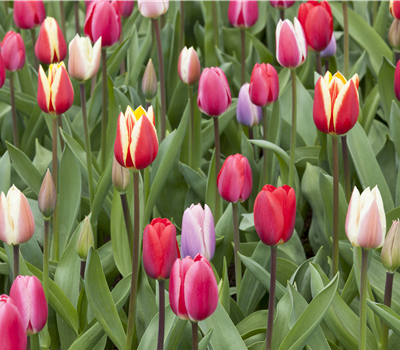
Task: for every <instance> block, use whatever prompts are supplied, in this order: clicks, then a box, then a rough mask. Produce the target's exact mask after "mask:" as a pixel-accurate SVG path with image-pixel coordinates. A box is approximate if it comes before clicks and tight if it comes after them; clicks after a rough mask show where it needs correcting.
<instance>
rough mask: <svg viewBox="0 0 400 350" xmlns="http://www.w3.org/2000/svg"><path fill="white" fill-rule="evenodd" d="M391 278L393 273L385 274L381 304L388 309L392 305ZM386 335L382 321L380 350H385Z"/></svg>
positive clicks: (386, 344) (386, 326) (385, 327)
mask: <svg viewBox="0 0 400 350" xmlns="http://www.w3.org/2000/svg"><path fill="white" fill-rule="evenodd" d="M393 277H394V273H390V272H386V284H385V297H384V300H383V304H384V305H386V306H388V307H390V306H391V304H392V291H393ZM388 335H389V327H388V325H387V324H386V323H385V322H383V321H382V333H381V350H386V349H387V346H388Z"/></svg>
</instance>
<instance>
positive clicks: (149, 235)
mask: <svg viewBox="0 0 400 350" xmlns="http://www.w3.org/2000/svg"><path fill="white" fill-rule="evenodd" d="M177 258H180V253H179V247H178V242H177V241H176V229H175V226H174V225H173V224H172V223H171V221H169V220H168V219H160V218H158V219H153V220H152V221H151V223H150V224H149V225H147V226H146V228H145V229H144V233H143V266H144V269H145V271H146V273H147V274H148V275H149V277H151V278H153V279H158V280H164V279H168V278H169V276H170V273H171V268H172V265H173V264H174V262H175V260H176V259H177Z"/></svg>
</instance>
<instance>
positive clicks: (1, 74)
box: [0, 50, 6, 89]
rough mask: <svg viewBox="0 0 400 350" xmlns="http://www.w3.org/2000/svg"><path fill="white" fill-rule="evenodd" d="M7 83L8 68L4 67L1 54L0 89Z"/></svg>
mask: <svg viewBox="0 0 400 350" xmlns="http://www.w3.org/2000/svg"><path fill="white" fill-rule="evenodd" d="M0 51H1V50H0ZM5 81H6V67H5V66H4V61H3V55H2V54H1V52H0V89H1V88H2V87H3V85H4V82H5Z"/></svg>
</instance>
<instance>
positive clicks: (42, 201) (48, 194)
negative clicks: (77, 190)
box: [38, 169, 57, 220]
mask: <svg viewBox="0 0 400 350" xmlns="http://www.w3.org/2000/svg"><path fill="white" fill-rule="evenodd" d="M56 203H57V193H56V188H55V187H54V182H53V178H52V177H51V174H50V171H49V169H47V172H46V175H45V176H44V179H43V182H42V186H41V187H40V191H39V196H38V205H39V210H40V212H41V213H42V215H43V217H44V219H45V220H50V217H51V215H52V214H53V211H54V208H55V207H56Z"/></svg>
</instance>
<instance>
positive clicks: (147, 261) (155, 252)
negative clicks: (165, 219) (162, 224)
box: [143, 225, 164, 279]
mask: <svg viewBox="0 0 400 350" xmlns="http://www.w3.org/2000/svg"><path fill="white" fill-rule="evenodd" d="M163 262H164V259H163V249H162V246H161V242H160V239H159V237H158V234H157V232H156V230H155V229H154V227H153V226H151V225H147V226H146V228H145V229H144V233H143V266H144V269H145V270H146V273H147V274H148V275H149V276H150V277H151V278H153V279H157V278H159V277H160V275H161V271H162V268H163Z"/></svg>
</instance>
